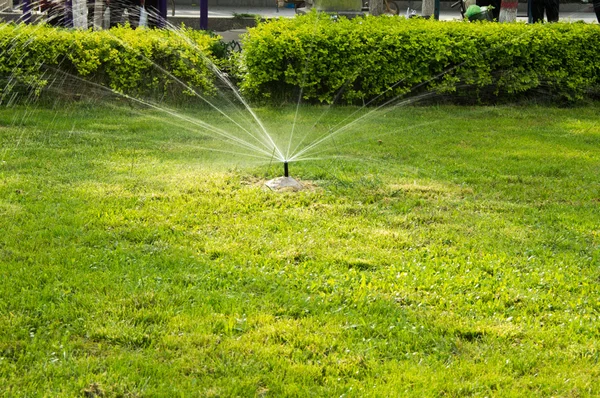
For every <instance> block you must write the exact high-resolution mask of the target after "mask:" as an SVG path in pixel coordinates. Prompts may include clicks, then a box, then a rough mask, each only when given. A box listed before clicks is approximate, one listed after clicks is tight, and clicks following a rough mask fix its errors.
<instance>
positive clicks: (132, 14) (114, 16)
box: [106, 0, 142, 29]
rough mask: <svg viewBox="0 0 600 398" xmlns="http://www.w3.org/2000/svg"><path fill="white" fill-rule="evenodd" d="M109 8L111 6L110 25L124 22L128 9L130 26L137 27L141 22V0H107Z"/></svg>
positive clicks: (113, 25)
mask: <svg viewBox="0 0 600 398" xmlns="http://www.w3.org/2000/svg"><path fill="white" fill-rule="evenodd" d="M106 2H107V4H108V8H110V27H111V28H114V27H115V26H118V25H122V24H123V14H124V12H125V10H127V19H128V20H129V26H130V27H131V28H132V29H135V28H137V27H138V25H139V24H140V7H142V2H141V0H107V1H106Z"/></svg>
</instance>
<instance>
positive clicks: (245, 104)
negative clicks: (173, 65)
mask: <svg viewBox="0 0 600 398" xmlns="http://www.w3.org/2000/svg"><path fill="white" fill-rule="evenodd" d="M121 42H122V43H123V41H121ZM195 47H196V48H197V46H195ZM199 52H200V53H201V51H199ZM142 57H143V58H144V59H146V60H147V61H149V62H152V61H151V60H150V59H148V58H147V57H146V56H142ZM202 57H203V59H204V60H205V61H206V62H208V65H209V66H210V67H211V69H212V70H213V72H219V73H217V75H218V76H219V74H220V73H221V72H220V71H218V69H217V68H216V66H215V65H214V64H213V63H212V62H210V60H208V59H207V58H206V57H205V56H204V55H203V54H202ZM153 66H154V67H155V68H157V69H158V70H160V71H161V72H163V73H165V74H166V75H167V76H169V77H170V78H172V79H173V80H175V81H176V82H177V83H179V84H180V85H182V86H183V87H185V88H186V89H188V90H189V91H190V92H192V93H194V95H195V96H196V97H198V98H200V99H201V100H203V101H204V102H205V103H207V104H208V105H209V106H210V107H212V108H213V109H214V110H216V111H217V112H219V113H220V114H221V115H223V116H224V117H225V118H226V119H228V120H229V121H231V122H232V123H233V124H235V125H236V126H238V127H239V128H240V129H241V130H242V131H244V132H245V133H246V134H248V135H249V136H251V137H252V138H253V139H254V140H256V141H257V142H260V143H261V144H263V145H265V143H264V142H261V140H260V139H258V138H257V137H256V136H254V135H253V134H252V133H251V132H250V131H248V130H247V129H245V128H244V127H243V126H241V125H240V124H239V123H238V122H237V121H235V120H234V119H232V118H231V117H230V116H229V115H227V114H226V113H225V112H224V111H223V110H221V109H219V107H218V106H216V105H215V104H213V103H212V102H211V101H209V100H208V99H206V98H205V97H204V96H203V95H201V94H200V93H198V92H197V91H196V90H194V89H193V88H191V87H190V86H189V85H187V84H185V83H184V82H183V81H182V80H181V79H179V78H177V77H176V76H174V75H173V74H172V73H171V72H169V71H168V70H166V69H165V68H163V67H161V66H160V65H157V64H155V63H153ZM220 78H221V77H220ZM225 80H227V79H225ZM227 84H228V85H229V86H230V87H231V88H232V89H233V86H232V85H231V83H230V82H227ZM233 91H234V93H235V94H236V97H238V98H239V99H240V100H241V101H242V103H243V104H244V106H245V107H246V108H247V109H248V111H249V112H250V113H251V114H252V116H253V117H254V118H255V120H256V121H257V123H258V124H259V126H260V127H261V129H262V130H263V132H264V134H265V135H266V137H268V138H269V144H270V145H265V147H266V148H267V149H269V150H270V149H272V148H276V151H277V154H278V155H279V158H280V159H281V160H283V154H282V153H281V151H279V148H277V145H276V144H275V143H274V142H273V140H272V138H271V137H270V135H269V134H268V133H267V132H266V129H265V128H264V126H263V125H262V123H261V122H260V120H259V119H258V116H256V114H255V113H254V111H253V110H252V109H251V108H250V107H249V106H248V104H247V103H246V101H244V100H243V98H242V97H241V96H240V95H239V93H238V92H237V90H235V89H233Z"/></svg>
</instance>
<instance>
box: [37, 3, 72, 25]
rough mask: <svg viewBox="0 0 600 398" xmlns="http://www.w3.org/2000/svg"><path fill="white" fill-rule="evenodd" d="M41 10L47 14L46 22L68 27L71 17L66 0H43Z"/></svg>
mask: <svg viewBox="0 0 600 398" xmlns="http://www.w3.org/2000/svg"><path fill="white" fill-rule="evenodd" d="M40 10H41V11H42V12H43V13H45V14H46V18H45V22H46V23H48V24H49V25H52V26H57V27H59V26H60V27H63V28H64V27H68V26H67V25H69V18H68V15H67V5H66V2H65V0H41V1H40Z"/></svg>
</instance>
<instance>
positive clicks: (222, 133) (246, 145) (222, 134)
mask: <svg viewBox="0 0 600 398" xmlns="http://www.w3.org/2000/svg"><path fill="white" fill-rule="evenodd" d="M56 72H58V73H62V74H63V75H66V76H68V77H70V78H72V79H75V80H79V81H82V82H85V83H88V84H91V85H93V86H95V87H97V88H100V89H102V90H106V91H109V92H111V93H113V94H117V95H120V96H121V97H123V98H126V99H128V100H131V101H134V102H137V103H139V104H142V105H145V106H148V107H150V108H152V109H155V110H158V111H160V112H164V113H167V114H168V115H171V116H173V117H176V118H178V119H180V120H183V121H186V122H188V123H191V124H194V125H196V126H198V127H202V128H203V129H205V130H208V131H211V132H213V133H215V134H217V135H219V136H220V137H222V138H226V139H228V140H230V141H232V142H235V143H237V144H238V145H239V146H240V147H243V148H246V149H250V150H253V151H256V152H259V153H262V154H264V155H265V157H268V156H270V154H271V152H269V151H267V150H266V149H264V148H261V147H258V146H256V145H254V144H251V143H249V142H247V141H245V140H242V139H241V138H239V137H236V136H235V135H233V134H230V133H228V132H227V131H225V130H222V129H220V128H218V127H215V126H212V125H211V124H209V123H206V122H203V121H201V120H196V119H192V118H189V117H187V116H184V115H181V114H179V113H177V112H175V111H172V110H170V109H167V108H165V107H160V106H158V105H155V104H153V103H151V102H149V101H144V100H141V99H139V98H135V97H131V96H129V95H127V94H123V93H119V92H116V91H115V90H113V89H110V88H108V87H105V86H102V85H100V84H98V83H93V82H89V81H87V80H85V79H82V78H80V77H78V76H74V75H71V74H68V73H66V72H64V71H61V70H56Z"/></svg>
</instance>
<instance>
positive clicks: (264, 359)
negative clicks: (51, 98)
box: [0, 105, 600, 397]
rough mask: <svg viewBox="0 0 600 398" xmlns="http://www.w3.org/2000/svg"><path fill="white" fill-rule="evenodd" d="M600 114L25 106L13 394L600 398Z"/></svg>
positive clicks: (11, 322)
mask: <svg viewBox="0 0 600 398" xmlns="http://www.w3.org/2000/svg"><path fill="white" fill-rule="evenodd" d="M599 111H600V108H598V106H597V105H590V106H582V107H575V108H569V109H560V108H552V107H541V106H518V107H517V106H514V107H513V106H498V107H453V106H431V107H406V108H401V109H395V110H385V111H383V110H380V111H375V112H374V113H372V114H369V117H365V118H362V119H360V120H359V121H358V122H357V123H354V124H352V128H351V129H350V128H349V129H346V130H342V131H340V132H336V131H338V128H337V127H336V126H337V125H338V124H339V123H342V125H344V124H345V123H347V121H351V120H357V119H358V118H359V117H360V115H362V114H365V111H364V110H362V111H361V110H359V112H363V113H359V114H358V115H357V114H356V112H357V108H351V107H336V108H331V109H330V108H326V107H317V106H312V107H310V106H302V107H301V109H300V111H299V112H298V111H297V110H296V108H295V107H281V108H260V109H257V113H258V115H259V116H260V117H261V119H262V120H263V121H264V124H265V126H266V128H267V130H268V131H270V132H272V134H273V139H274V140H279V141H281V142H282V144H281V147H283V148H289V153H299V151H300V150H301V149H302V148H306V147H307V144H308V143H310V142H315V141H316V140H319V139H322V141H321V142H320V143H319V144H318V145H316V146H314V147H312V148H310V150H307V151H305V152H304V153H303V154H302V155H301V156H299V157H298V158H297V159H296V160H299V159H304V160H303V161H297V162H292V163H290V174H291V175H292V176H293V177H295V178H297V179H298V180H299V181H301V182H304V183H305V184H306V185H308V186H310V189H307V190H305V191H300V192H293V193H292V192H284V193H277V192H272V191H270V190H269V189H267V188H265V187H264V182H265V181H266V180H267V179H270V178H273V177H277V176H280V175H281V173H282V167H281V163H279V162H277V161H275V160H273V159H269V157H268V156H267V157H265V156H263V157H260V158H256V157H253V156H252V155H253V153H252V151H251V150H247V149H240V148H237V147H234V146H232V145H231V142H229V141H228V142H225V141H223V140H222V139H216V138H215V136H214V135H211V134H208V133H203V132H201V131H200V132H199V131H195V130H194V129H193V128H191V127H190V126H189V125H185V124H184V123H180V124H173V123H167V121H168V120H167V119H169V118H170V116H165V115H164V114H162V113H160V112H157V111H155V110H143V109H133V108H126V107H120V108H117V109H112V108H102V107H89V106H84V105H72V106H69V107H64V108H61V109H58V110H57V109H50V108H37V109H35V110H33V109H31V108H26V107H14V108H11V109H2V110H0V229H1V233H0V280H1V281H2V282H1V283H0V298H1V300H0V386H2V387H1V388H0V395H5V396H41V395H44V396H45V395H47V396H65V397H66V396H82V395H83V396H88V397H93V396H206V397H210V396H214V397H217V396H222V397H230V396H261V397H266V396H327V397H333V396H356V397H365V396H416V397H423V396H461V397H462V396H523V397H532V396H540V397H547V396H595V395H596V396H597V395H600V387H599V384H598V382H597V381H598V379H599V378H600V364H599V352H600V339H599V329H598V324H599V319H598V317H599V315H600V299H599V298H600V283H599V282H600V267H599V265H600V227H599V226H600V182H599V181H600V180H599V177H598V176H599V175H600V149H599V148H600V123H599V121H598V120H599V119H598V114H599ZM181 112H184V113H186V114H189V115H193V116H194V117H196V118H199V119H201V120H204V121H208V122H211V121H214V123H216V124H219V123H220V122H219V118H218V116H215V112H213V111H210V110H206V109H203V110H201V111H197V110H193V109H186V110H184V111H181ZM323 115H325V116H323ZM291 126H294V134H293V137H292V139H291V140H289V139H288V137H289V136H290V131H291V130H290V129H291ZM295 148H298V150H297V151H294V149H295Z"/></svg>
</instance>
